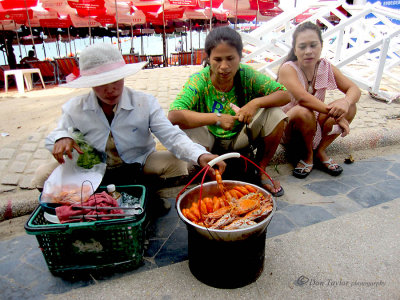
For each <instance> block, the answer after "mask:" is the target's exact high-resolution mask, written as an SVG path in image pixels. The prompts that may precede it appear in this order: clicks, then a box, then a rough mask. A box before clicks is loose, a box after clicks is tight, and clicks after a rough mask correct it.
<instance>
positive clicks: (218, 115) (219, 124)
mask: <svg viewBox="0 0 400 300" xmlns="http://www.w3.org/2000/svg"><path fill="white" fill-rule="evenodd" d="M215 114H216V115H217V117H218V118H220V117H221V113H219V112H218V113H215ZM215 126H221V121H220V120H219V119H218V121H217V122H215Z"/></svg>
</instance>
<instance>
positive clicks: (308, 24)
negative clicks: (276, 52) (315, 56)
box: [283, 21, 323, 63]
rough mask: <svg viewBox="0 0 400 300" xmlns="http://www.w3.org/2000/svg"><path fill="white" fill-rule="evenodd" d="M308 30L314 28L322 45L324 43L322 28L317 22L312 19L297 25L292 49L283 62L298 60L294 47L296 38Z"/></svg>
mask: <svg viewBox="0 0 400 300" xmlns="http://www.w3.org/2000/svg"><path fill="white" fill-rule="evenodd" d="M306 30H314V31H315V33H316V34H317V35H318V38H319V41H320V42H321V45H322V44H323V41H322V32H321V28H319V26H318V25H317V24H314V23H312V22H310V21H308V22H304V23H302V24H300V25H299V26H297V27H296V30H295V31H294V32H293V36H292V49H290V52H289V54H288V55H287V57H286V59H285V61H284V62H283V63H285V62H287V61H296V60H297V57H296V55H294V48H295V47H296V40H297V37H298V35H299V34H300V33H302V32H304V31H306Z"/></svg>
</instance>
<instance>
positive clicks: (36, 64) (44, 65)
mask: <svg viewBox="0 0 400 300" xmlns="http://www.w3.org/2000/svg"><path fill="white" fill-rule="evenodd" d="M29 65H30V66H31V68H34V69H39V70H40V73H41V74H42V77H43V80H44V83H46V84H56V83H57V68H56V64H55V63H54V62H52V61H47V60H44V61H30V62H29ZM38 83H39V84H41V82H40V80H37V81H35V82H34V83H33V84H34V85H36V84H38Z"/></svg>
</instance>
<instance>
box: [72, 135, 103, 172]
mask: <svg viewBox="0 0 400 300" xmlns="http://www.w3.org/2000/svg"><path fill="white" fill-rule="evenodd" d="M74 137H75V138H74V139H75V141H76V143H77V144H78V146H79V148H81V150H82V151H83V154H80V155H79V157H78V160H77V162H76V163H77V165H78V166H79V167H82V168H84V169H91V168H93V166H94V165H97V164H99V163H101V162H102V154H101V153H100V152H99V151H97V150H96V149H95V148H93V147H92V146H90V145H89V144H88V143H87V142H86V141H85V138H84V136H83V134H82V133H81V132H80V131H75V132H74Z"/></svg>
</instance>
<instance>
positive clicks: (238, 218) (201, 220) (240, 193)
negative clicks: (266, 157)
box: [182, 170, 273, 230]
mask: <svg viewBox="0 0 400 300" xmlns="http://www.w3.org/2000/svg"><path fill="white" fill-rule="evenodd" d="M215 173H216V180H217V186H218V190H219V192H220V193H221V197H217V196H213V198H210V197H205V198H203V199H202V200H201V199H200V200H199V201H198V202H196V201H193V203H192V205H191V207H190V208H184V209H182V213H183V215H185V217H186V218H188V219H189V220H191V221H192V222H194V223H196V224H198V225H201V226H205V227H208V228H213V229H225V230H231V229H239V228H245V227H249V226H253V225H255V224H257V223H256V222H255V221H256V220H258V219H261V218H265V217H266V216H268V214H269V213H270V212H271V211H272V205H273V202H272V198H271V195H268V196H267V197H265V196H264V195H263V194H262V193H260V192H259V191H258V190H257V189H256V188H255V187H253V186H251V185H242V186H235V187H233V188H232V189H230V190H227V189H226V187H225V186H224V184H223V182H222V177H221V174H220V173H219V172H218V170H216V171H215Z"/></svg>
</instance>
